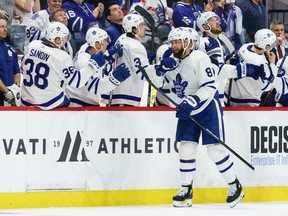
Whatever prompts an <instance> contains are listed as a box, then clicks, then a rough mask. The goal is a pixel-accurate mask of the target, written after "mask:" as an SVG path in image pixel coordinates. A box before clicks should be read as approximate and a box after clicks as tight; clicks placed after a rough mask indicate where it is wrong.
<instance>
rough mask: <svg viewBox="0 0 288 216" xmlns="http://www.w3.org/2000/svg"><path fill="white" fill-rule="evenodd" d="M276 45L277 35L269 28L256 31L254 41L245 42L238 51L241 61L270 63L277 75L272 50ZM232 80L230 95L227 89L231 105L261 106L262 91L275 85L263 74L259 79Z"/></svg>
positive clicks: (257, 63) (255, 63) (274, 73)
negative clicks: (264, 77)
mask: <svg viewBox="0 0 288 216" xmlns="http://www.w3.org/2000/svg"><path fill="white" fill-rule="evenodd" d="M275 45H276V35H275V34H274V33H273V32H272V31H271V30H269V29H261V30H259V31H257V32H256V34H255V42H254V43H248V44H244V45H243V46H242V47H241V48H240V50H239V53H238V55H239V58H240V61H242V62H244V63H252V64H254V65H261V64H262V65H263V64H266V65H267V64H269V67H268V69H269V71H271V73H272V75H274V76H276V75H277V71H278V68H277V66H276V65H275V54H274V53H272V52H270V50H271V49H272V48H273V47H274V46H275ZM265 69H267V67H265ZM269 73H270V72H269ZM266 76H267V75H266ZM268 77H270V75H269V76H268ZM231 81H232V85H231V90H230V96H229V95H228V92H229V89H228V86H226V89H225V97H226V99H228V97H229V98H230V105H231V106H254V107H256V106H259V104H260V101H261V95H262V93H263V92H264V91H269V90H271V88H272V87H273V84H271V83H270V82H269V81H267V79H263V76H262V78H261V79H257V80H255V79H251V78H250V77H245V78H243V79H241V80H231Z"/></svg>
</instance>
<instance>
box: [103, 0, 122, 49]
mask: <svg viewBox="0 0 288 216" xmlns="http://www.w3.org/2000/svg"><path fill="white" fill-rule="evenodd" d="M105 18H106V19H107V20H108V22H109V23H110V25H109V26H108V27H107V28H106V32H107V33H108V35H109V37H110V39H111V41H110V43H109V45H108V48H110V47H111V46H113V45H114V44H115V42H116V40H117V39H118V38H119V37H120V36H121V35H122V34H123V33H124V30H123V28H122V23H123V18H124V14H123V11H122V10H121V7H120V5H119V4H118V3H116V2H112V3H111V4H110V5H109V6H108V8H107V10H106V11H105Z"/></svg>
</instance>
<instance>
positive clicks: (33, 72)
mask: <svg viewBox="0 0 288 216" xmlns="http://www.w3.org/2000/svg"><path fill="white" fill-rule="evenodd" d="M24 65H28V70H27V71H26V74H27V75H28V77H29V79H28V78H27V77H25V78H24V80H23V84H24V85H25V86H28V87H30V86H32V85H33V84H34V85H35V86H37V87H38V88H40V89H42V90H43V89H45V88H47V86H48V79H47V77H48V76H49V73H50V67H49V66H48V65H47V64H45V63H42V62H39V63H38V64H36V65H35V63H34V61H33V60H32V59H27V60H26V61H25V62H24Z"/></svg>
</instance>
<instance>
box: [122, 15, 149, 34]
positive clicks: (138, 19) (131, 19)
mask: <svg viewBox="0 0 288 216" xmlns="http://www.w3.org/2000/svg"><path fill="white" fill-rule="evenodd" d="M143 22H145V21H144V19H143V17H142V16H141V15H139V14H127V15H126V16H125V17H124V18H123V24H122V26H123V29H124V31H125V32H131V33H132V29H133V27H135V28H136V29H139V28H140V24H141V23H143Z"/></svg>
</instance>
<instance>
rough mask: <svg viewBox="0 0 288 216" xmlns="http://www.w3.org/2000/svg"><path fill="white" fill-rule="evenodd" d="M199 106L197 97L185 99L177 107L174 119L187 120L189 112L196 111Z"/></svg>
mask: <svg viewBox="0 0 288 216" xmlns="http://www.w3.org/2000/svg"><path fill="white" fill-rule="evenodd" d="M199 105H200V99H199V97H198V96H196V95H194V96H189V97H186V98H185V99H184V100H183V101H182V102H181V103H180V104H179V105H178V107H177V110H176V118H179V119H182V120H187V119H189V116H190V114H191V112H192V111H193V110H195V109H197V108H198V107H199Z"/></svg>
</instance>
